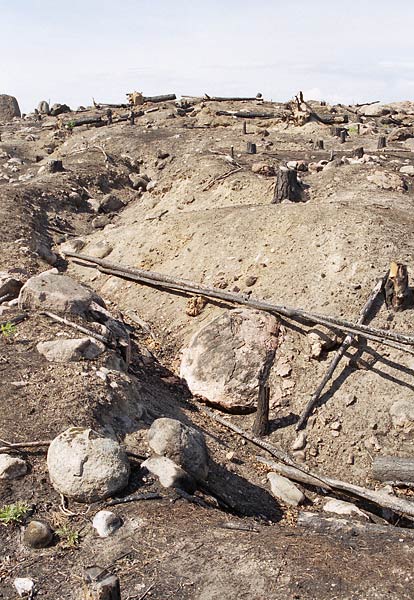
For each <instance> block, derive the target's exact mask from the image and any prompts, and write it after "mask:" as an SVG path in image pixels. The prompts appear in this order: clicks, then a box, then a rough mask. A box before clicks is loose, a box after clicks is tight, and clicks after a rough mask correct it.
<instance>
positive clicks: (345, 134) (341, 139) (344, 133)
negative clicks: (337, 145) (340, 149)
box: [340, 129, 347, 144]
mask: <svg viewBox="0 0 414 600" xmlns="http://www.w3.org/2000/svg"><path fill="white" fill-rule="evenodd" d="M346 136H347V131H346V129H342V130H341V135H340V142H341V144H344V143H345V142H346Z"/></svg>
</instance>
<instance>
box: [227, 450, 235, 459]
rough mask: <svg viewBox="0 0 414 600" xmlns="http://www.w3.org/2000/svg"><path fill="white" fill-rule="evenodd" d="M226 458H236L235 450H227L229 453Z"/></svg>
mask: <svg viewBox="0 0 414 600" xmlns="http://www.w3.org/2000/svg"><path fill="white" fill-rule="evenodd" d="M226 458H227V460H229V461H232V460H233V458H234V452H233V450H230V452H227V454H226Z"/></svg>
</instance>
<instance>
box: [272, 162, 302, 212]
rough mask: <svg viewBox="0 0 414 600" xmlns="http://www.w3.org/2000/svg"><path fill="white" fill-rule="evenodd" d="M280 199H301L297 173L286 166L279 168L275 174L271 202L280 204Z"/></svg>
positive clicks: (294, 200) (293, 200) (296, 200)
mask: <svg viewBox="0 0 414 600" xmlns="http://www.w3.org/2000/svg"><path fill="white" fill-rule="evenodd" d="M282 200H291V201H292V202H300V201H301V200H302V188H301V186H300V183H299V181H298V176H297V173H296V171H292V170H290V169H286V168H282V169H279V172H278V174H277V179H276V186H275V193H274V195H273V200H272V204H280V202H282Z"/></svg>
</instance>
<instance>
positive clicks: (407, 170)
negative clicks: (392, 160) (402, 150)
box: [400, 165, 414, 175]
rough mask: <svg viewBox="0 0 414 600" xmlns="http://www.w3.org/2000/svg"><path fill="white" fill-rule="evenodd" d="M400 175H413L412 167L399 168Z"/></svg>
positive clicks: (413, 167)
mask: <svg viewBox="0 0 414 600" xmlns="http://www.w3.org/2000/svg"><path fill="white" fill-rule="evenodd" d="M400 173H405V175H414V166H413V165H406V166H404V167H401V169H400Z"/></svg>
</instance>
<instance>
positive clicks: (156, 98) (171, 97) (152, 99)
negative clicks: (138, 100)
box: [143, 94, 177, 102]
mask: <svg viewBox="0 0 414 600" xmlns="http://www.w3.org/2000/svg"><path fill="white" fill-rule="evenodd" d="M143 100H144V102H168V101H169V100H177V96H176V95H175V94H164V95H163V96H144V98H143Z"/></svg>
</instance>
